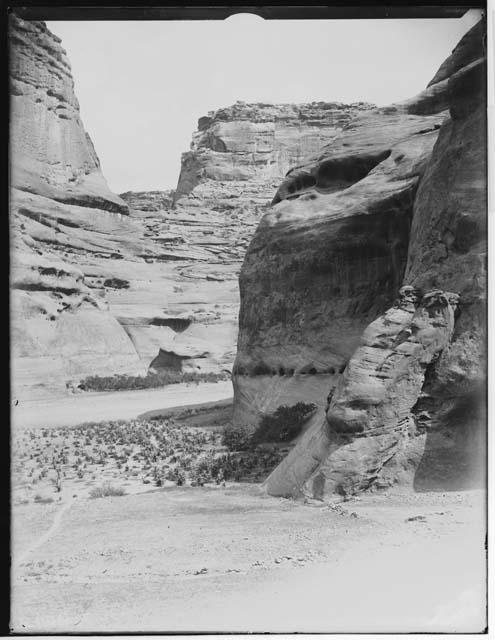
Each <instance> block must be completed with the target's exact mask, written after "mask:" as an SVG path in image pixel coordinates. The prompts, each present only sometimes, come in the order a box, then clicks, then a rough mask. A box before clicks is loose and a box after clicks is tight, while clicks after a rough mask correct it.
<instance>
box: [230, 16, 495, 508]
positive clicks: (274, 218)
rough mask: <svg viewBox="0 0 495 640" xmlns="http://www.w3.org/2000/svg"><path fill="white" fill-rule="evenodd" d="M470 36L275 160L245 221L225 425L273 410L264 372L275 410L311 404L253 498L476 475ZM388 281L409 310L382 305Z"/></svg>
mask: <svg viewBox="0 0 495 640" xmlns="http://www.w3.org/2000/svg"><path fill="white" fill-rule="evenodd" d="M482 33H483V29H482V26H481V27H480V26H479V25H477V26H475V27H474V28H473V29H472V30H471V31H470V32H469V33H468V34H466V36H465V37H464V38H463V39H462V41H461V43H460V44H459V46H458V47H457V48H456V49H455V50H454V52H453V53H452V56H451V57H450V58H449V59H448V61H447V62H446V63H444V65H442V67H441V69H440V70H439V72H438V73H437V74H436V76H435V78H434V80H433V81H432V83H430V85H429V87H427V89H426V90H425V91H424V92H422V93H421V94H419V95H418V96H416V97H415V98H412V99H411V100H408V101H405V102H404V103H401V104H394V105H391V106H390V107H385V108H380V109H376V110H372V111H367V112H365V113H363V114H362V115H360V116H358V117H356V118H355V119H354V120H353V121H351V122H350V123H349V125H347V127H345V128H344V131H343V132H342V134H341V135H340V136H339V137H338V138H337V139H336V140H335V141H334V142H333V143H331V144H329V145H327V146H326V147H324V148H323V150H322V151H321V152H320V153H318V154H317V155H315V156H314V157H313V158H312V159H311V160H310V161H309V162H306V163H304V164H303V165H301V166H298V167H295V168H294V169H293V170H291V171H290V172H289V173H288V175H287V177H286V179H285V180H284V181H283V182H282V184H281V186H280V187H279V189H278V192H277V194H276V196H275V198H274V200H273V203H274V206H273V208H272V210H271V211H270V212H268V213H267V214H266V215H265V216H264V218H263V219H262V221H261V222H260V225H259V227H258V229H257V231H256V234H255V236H254V238H253V241H252V243H251V245H250V247H249V250H248V253H247V255H246V258H245V261H244V264H243V267H242V272H241V277H240V286H241V310H240V332H239V341H238V355H237V359H236V364H235V369H234V373H235V377H234V386H235V419H236V421H237V422H239V423H248V424H252V423H253V422H256V420H257V418H259V413H260V411H261V412H263V411H270V410H274V409H275V408H276V406H278V405H277V404H276V403H277V402H278V399H279V398H275V403H272V402H271V401H270V399H269V397H268V395H269V393H270V391H269V386H268V385H267V384H266V380H267V377H268V376H270V377H272V378H274V377H275V376H279V377H281V378H282V379H285V380H286V381H287V386H288V387H290V389H291V396H292V402H291V404H293V403H295V402H297V401H305V399H306V397H305V389H307V387H308V386H309V385H310V384H312V386H313V394H314V392H315V389H318V390H319V394H320V397H321V398H322V400H320V403H319V406H320V411H319V412H318V413H317V414H316V415H315V416H313V417H312V418H311V421H310V423H309V424H308V425H307V429H306V430H305V432H304V434H303V435H302V436H301V438H300V440H299V441H298V442H297V443H296V445H295V447H294V449H293V450H292V452H291V453H290V455H289V456H288V458H287V459H286V460H284V461H283V462H282V464H281V465H280V467H278V468H277V469H276V470H275V471H274V472H273V474H272V475H271V476H270V478H269V479H268V480H267V485H266V486H267V489H268V491H269V492H270V493H274V494H276V495H291V494H297V493H300V492H301V491H303V492H309V493H313V494H314V495H315V496H316V497H321V496H322V495H324V494H325V493H333V492H336V493H341V494H343V495H347V494H349V493H354V492H357V491H360V490H362V489H364V488H368V487H371V486H388V485H389V484H392V483H394V482H397V481H404V482H405V481H407V482H414V483H415V485H416V486H417V487H418V488H419V487H422V488H425V487H426V488H428V487H431V486H433V485H435V483H436V485H435V486H437V485H439V486H443V487H444V488H445V487H448V486H452V484H454V485H456V483H457V485H456V486H460V485H462V484H463V483H464V484H467V485H469V483H471V482H474V481H479V479H480V477H481V476H482V473H481V476H480V474H479V473H477V471H476V467H478V468H479V467H480V466H481V467H482V464H481V465H480V464H474V463H473V460H476V461H477V463H479V461H480V458H479V451H480V450H481V449H482V435H480V434H482V431H483V429H482V427H480V425H483V417H482V416H480V415H479V414H478V415H476V416H475V417H474V418H473V419H470V420H468V421H465V420H464V418H465V416H466V415H467V414H468V413H469V409H470V408H471V409H472V408H473V406H476V404H477V402H476V398H477V399H478V405H479V398H480V397H482V396H483V388H484V387H483V384H484V382H483V381H484V371H483V359H482V357H481V355H482V353H483V345H484V343H483V340H484V329H483V327H484V309H485V307H484V295H485V283H484V279H483V278H484V270H485V266H484V261H485V254H486V246H485V244H486V229H485V224H486V202H485V200H484V198H485V194H486V168H485V154H486V143H485V139H486V138H485V135H486V134H485V124H484V122H485V121H484V118H485V105H486V102H485V99H486V98H485V93H484V84H483V80H484V77H485V75H484V74H485V70H484V61H483V56H484V49H483V36H482ZM403 284H404V285H407V286H410V287H412V288H413V291H415V292H416V295H418V296H419V298H418V299H419V301H420V302H419V305H418V303H417V302H416V303H413V302H409V303H407V304H409V305H411V304H412V305H413V306H409V307H408V306H407V305H406V307H404V304H403V303H402V302H399V303H398V306H396V307H393V306H392V304H393V301H394V299H395V298H396V296H397V293H398V291H399V288H400V287H401V285H403ZM445 292H448V293H445ZM432 299H433V300H435V301H436V302H435V303H434V304H433V308H434V309H435V312H434V313H433V315H431V314H430V311H431V309H432V308H431V305H430V302H431V300H432ZM438 301H440V302H438ZM437 302H438V304H437ZM387 309H389V311H387ZM454 310H456V311H455V314H456V315H455V322H454ZM377 318H379V319H378V320H376V319H377ZM370 323H371V324H370ZM368 325H369V326H368ZM367 326H368V328H366V327H367ZM363 332H364V333H363ZM328 375H333V380H332V384H331V385H329V384H328V379H327V377H328ZM309 379H310V380H311V382H309ZM298 380H301V381H302V380H304V382H303V383H302V384H298V383H297V381H298ZM454 381H455V383H456V384H455V385H452V386H451V387H450V391H449V390H448V389H447V388H448V387H449V383H453V382H454ZM279 386H280V382H279ZM329 392H330V395H329ZM279 397H280V395H279ZM323 398H325V401H323ZM442 398H443V400H444V405H443V407H442ZM446 398H448V399H449V401H448V402H447V406H446V405H445V399H446ZM325 405H326V406H325ZM475 413H477V412H475ZM463 422H464V426H460V425H461V424H462V423H463ZM466 422H467V424H466ZM466 433H468V434H469V435H466ZM473 434H474V435H473ZM449 438H450V442H448V440H449ZM467 441H469V443H470V444H469V446H465V443H466V442H467ZM467 451H468V452H469V453H466V452H467ZM425 461H428V462H425ZM460 461H461V467H462V468H461V469H460V468H459V463H460ZM435 474H436V475H435ZM433 476H435V478H436V479H435V478H434V477H433ZM475 476H476V478H475ZM315 478H317V480H316V482H315ZM439 478H440V479H439ZM449 483H450V484H449Z"/></svg>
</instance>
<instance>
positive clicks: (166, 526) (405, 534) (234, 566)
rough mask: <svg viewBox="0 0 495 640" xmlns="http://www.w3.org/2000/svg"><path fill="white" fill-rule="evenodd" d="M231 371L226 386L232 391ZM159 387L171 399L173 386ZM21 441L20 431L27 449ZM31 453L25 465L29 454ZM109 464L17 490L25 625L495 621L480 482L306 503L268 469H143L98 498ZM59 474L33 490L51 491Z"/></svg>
mask: <svg viewBox="0 0 495 640" xmlns="http://www.w3.org/2000/svg"><path fill="white" fill-rule="evenodd" d="M221 384H222V383H218V385H213V386H214V387H215V386H217V388H218V390H219V394H220V389H221V388H222V387H221ZM174 386H175V385H174ZM204 386H206V385H204ZM200 387H201V385H200ZM168 389H170V390H171V388H170V387H169V388H168ZM160 391H161V395H162V398H163V397H165V395H166V392H167V391H168V390H167V389H165V390H163V389H162V390H160ZM164 391H165V393H164ZM171 391H172V390H171ZM178 391H179V389H176V390H175V393H177V392H178ZM202 391H204V389H203V390H202V389H201V388H199V389H190V391H189V397H190V401H191V398H192V397H193V394H194V398H195V401H197V400H198V399H201V397H202ZM133 393H134V394H138V395H140V392H133ZM147 393H149V392H147ZM101 395H103V396H105V397H106V396H112V398H109V401H110V400H111V401H112V402H113V405H114V406H115V405H118V404H119V403H120V398H121V397H122V398H124V397H125V396H126V394H124V395H121V394H120V393H119V394H101ZM101 395H100V394H96V396H95V397H101ZM92 396H93V394H88V395H86V396H85V395H82V396H80V398H81V400H80V402H83V401H86V400H84V399H85V398H88V399H89V400H91V397H92ZM210 399H211V397H210ZM77 400H79V397H78V398H77ZM174 403H175V400H174ZM165 404H166V402H165V403H164V402H162V404H161V408H163V407H164V406H165ZM228 407H229V402H228V401H225V400H223V401H221V402H218V403H211V407H210V408H207V410H198V409H194V406H193V407H190V409H193V412H192V414H191V412H190V411H187V410H186V413H184V408H183V409H182V411H183V415H187V420H186V422H187V428H188V429H190V430H194V429H195V428H199V429H198V432H199V431H203V432H205V433H211V429H212V428H214V425H213V427H212V425H211V424H210V423H212V422H215V420H217V422H219V423H220V422H222V421H223V420H225V415H224V414H225V412H226V411H228ZM147 408H148V409H150V405H149V404H148V407H147ZM158 408H159V407H157V409H158ZM176 411H177V410H176ZM77 413H78V412H77V411H76V414H77ZM136 413H137V411H136V412H135V414H136ZM157 413H160V411H158V412H157V411H151V414H149V415H152V414H157ZM209 430H210V431H209ZM43 432H44V436H45V437H46V438H47V439H49V438H53V439H54V440H56V438H59V437H61V436H60V434H61V433H62V431H61V430H60V429H57V428H55V427H53V428H52V429H48V430H47V429H43V428H41V427H32V425H31V427H29V428H27V427H26V426H25V429H24V434H25V435H26V434H29V438H30V441H31V442H34V443H36V442H38V436H39V437H40V438H41V437H42V436H41V434H43ZM70 432H72V430H71V429H67V433H70ZM14 435H22V430H21V431H20V432H17V434H14ZM70 437H75V436H70ZM77 437H80V436H77ZM95 437H96V441H98V438H99V436H98V435H96V436H95ZM210 437H211V438H213V436H212V435H211V436H210ZM80 439H82V438H80ZM39 442H40V443H41V441H39ZM41 444H42V443H41ZM63 444H65V441H64V443H63ZM32 446H33V447H34V446H38V445H37V444H33V445H32ZM98 446H100V445H98ZM41 450H42V451H45V449H44V448H43V447H41ZM25 451H27V449H25ZM17 452H18V448H17V447H16V444H15V442H14V444H13V454H14V460H15V459H16V455H17ZM29 458H30V456H29V455H27V456H24V460H25V461H24V463H23V464H22V465H21V466H23V467H25V468H27V467H28V466H29ZM31 460H32V458H31ZM111 464H113V463H111ZM111 464H109V465H107V466H104V467H102V468H101V471H100V472H99V473H93V471H94V468H96V467H94V466H92V467H91V470H90V473H91V474H92V475H89V476H88V477H85V478H84V479H81V478H76V476H75V475H74V477H73V478H72V476H71V478H72V480H70V478H69V479H68V480H67V481H66V482H64V485H63V488H62V491H61V492H59V493H58V494H57V493H56V492H54V490H53V488H52V490H51V491H52V494H53V498H52V501H49V500H46V501H45V500H39V501H36V500H35V501H33V500H26V499H24V500H22V499H16V496H17V497H19V496H21V493H22V491H26V488H25V487H22V486H19V487H18V489H19V491H20V492H21V493H19V492H17V493H16V487H15V486H14V492H13V496H14V500H13V532H12V533H13V535H12V540H13V549H12V551H13V565H12V603H13V604H12V615H11V626H12V628H13V629H14V630H15V631H18V632H30V633H47V632H76V633H77V632H104V631H107V632H111V631H113V632H133V631H134V632H137V631H142V632H153V631H176V632H177V631H199V630H201V631H226V632H229V631H239V632H247V631H279V632H291V631H301V632H304V631H307V632H311V631H314V632H316V631H320V632H360V631H361V632H365V631H369V632H382V631H383V632H387V631H388V632H398V631H431V632H435V631H444V632H477V631H481V630H482V629H483V628H484V627H485V610H484V603H485V601H486V588H485V579H486V576H485V540H484V537H485V528H486V527H485V494H484V493H483V492H481V491H465V492H446V493H441V492H435V493H433V492H430V493H426V492H425V493H410V492H409V493H407V492H402V493H398V492H388V493H369V494H365V495H362V496H361V497H359V498H358V497H356V498H353V499H351V500H348V501H345V502H340V503H329V502H319V501H313V500H307V501H295V500H288V499H281V498H274V497H270V496H267V495H266V494H265V493H264V492H263V489H262V486H261V485H260V484H259V483H257V482H226V483H222V484H220V485H218V486H212V485H206V486H204V487H191V486H182V487H181V486H173V483H170V484H171V485H172V486H162V487H153V485H151V484H143V479H142V478H141V472H142V469H141V470H140V472H139V477H138V476H137V472H136V473H134V474H133V473H131V477H130V478H128V481H127V482H126V483H125V485H126V486H125V488H126V495H122V496H112V497H104V498H99V499H91V498H90V496H89V493H88V492H89V491H90V489H91V487H94V486H96V484H97V483H98V482H101V481H102V480H105V479H110V480H113V481H114V482H115V481H118V474H117V470H116V469H114V468H113V467H112V466H111ZM141 464H142V463H141ZM136 468H137V467H136ZM131 472H132V469H131ZM116 478H117V480H116ZM47 480H48V478H46V479H45V480H40V481H39V482H38V483H37V484H36V488H37V489H36V490H38V491H40V492H41V493H42V485H43V481H47ZM21 484H22V483H21ZM14 485H15V482H14ZM47 486H48V485H47ZM76 487H77V488H76ZM44 490H45V492H46V491H47V487H44Z"/></svg>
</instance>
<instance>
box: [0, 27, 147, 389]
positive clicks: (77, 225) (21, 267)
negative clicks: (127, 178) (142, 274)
mask: <svg viewBox="0 0 495 640" xmlns="http://www.w3.org/2000/svg"><path fill="white" fill-rule="evenodd" d="M9 41H10V90H11V120H10V122H11V128H10V145H11V147H10V149H11V172H10V176H11V198H10V216H11V217H10V219H11V241H12V243H11V244H12V254H11V255H12V268H11V287H12V294H11V303H12V338H13V339H12V356H13V364H12V367H13V393H14V395H15V397H16V398H19V397H23V396H24V395H26V394H27V395H28V396H29V397H31V396H32V395H33V394H35V393H36V390H37V389H42V390H43V391H46V390H47V389H53V390H54V389H57V388H63V387H64V383H65V381H66V380H67V379H69V378H71V377H72V376H78V375H84V374H87V373H90V372H94V371H96V372H110V371H111V370H113V369H119V370H123V371H136V370H140V369H141V366H140V362H139V358H138V356H137V353H136V351H135V349H134V347H133V345H132V343H131V341H130V340H129V338H128V336H127V334H126V333H125V331H124V330H123V329H122V327H121V326H120V325H119V323H118V322H117V321H116V320H115V318H114V317H112V315H111V314H110V313H109V311H108V305H107V303H106V301H105V299H104V291H103V289H101V288H100V289H98V290H95V289H94V287H92V286H91V284H92V283H91V281H90V280H89V279H88V278H87V277H86V276H85V274H84V272H83V269H81V266H80V265H79V264H78V258H79V257H80V256H81V255H85V254H88V253H90V254H93V255H102V256H106V255H118V256H119V257H120V253H121V252H122V251H124V252H125V245H126V244H127V245H129V246H133V245H134V243H135V242H134V240H133V238H134V237H135V233H134V231H135V230H134V227H133V225H132V224H131V223H130V222H128V221H126V220H125V218H126V217H127V214H128V207H127V205H126V203H125V202H124V201H123V200H121V199H120V198H119V197H118V196H117V195H115V194H113V193H112V192H111V191H110V189H109V188H108V186H107V184H106V182H105V179H104V177H103V175H102V173H101V170H100V166H99V161H98V157H97V155H96V153H95V150H94V148H93V145H92V143H91V140H90V138H89V136H88V134H87V133H86V131H85V130H84V128H83V125H82V122H81V118H80V115H79V106H78V103H77V100H76V97H75V95H74V86H73V80H72V76H71V73H70V66H69V63H68V61H67V58H66V55H65V52H64V50H63V49H62V48H61V46H60V41H59V39H58V38H57V37H56V36H54V35H53V34H52V33H50V32H49V31H48V30H47V28H46V26H45V25H44V23H42V22H31V21H25V20H21V19H19V18H17V17H16V16H15V15H12V16H11V20H10V29H9ZM119 245H122V246H123V247H124V249H121V248H119Z"/></svg>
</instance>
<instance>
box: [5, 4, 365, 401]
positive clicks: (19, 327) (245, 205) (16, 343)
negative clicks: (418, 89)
mask: <svg viewBox="0 0 495 640" xmlns="http://www.w3.org/2000/svg"><path fill="white" fill-rule="evenodd" d="M9 41H10V60H11V66H10V88H11V137H10V138H11V159H12V163H11V198H10V221H11V240H12V270H11V289H12V294H11V302H12V323H11V324H12V338H13V340H12V356H13V374H14V375H13V392H14V395H15V397H16V399H22V398H28V399H29V398H32V397H34V396H35V395H37V394H38V393H39V394H42V395H44V394H46V393H47V392H51V393H60V392H65V389H66V384H67V383H68V382H74V383H77V381H78V380H79V379H81V378H83V377H85V376H87V375H94V374H99V375H111V374H116V373H132V374H136V373H144V372H145V371H146V370H147V369H148V368H149V367H150V366H153V368H156V367H158V368H162V367H165V368H166V367H169V366H170V367H171V368H173V367H174V366H176V365H175V364H174V363H176V362H178V361H181V363H182V365H181V366H183V367H184V368H188V369H194V370H199V371H218V370H221V369H224V368H225V369H228V370H231V368H232V363H233V360H234V357H235V343H236V339H237V314H238V304H239V294H238V286H237V275H238V272H239V270H240V266H241V262H242V259H243V257H244V253H245V250H246V247H247V246H248V244H249V242H250V240H251V236H252V234H253V233H254V230H255V227H256V224H257V222H258V220H259V218H260V217H261V215H262V213H263V211H264V210H265V209H266V208H267V206H268V205H269V201H270V200H271V197H272V194H273V191H274V188H275V186H276V185H277V184H278V182H279V181H280V180H281V179H282V177H283V176H284V174H285V172H286V171H287V169H288V168H289V166H290V165H291V164H294V163H295V162H299V161H301V159H302V158H303V157H304V156H305V155H306V154H307V153H309V152H313V151H315V150H316V149H317V148H318V147H319V146H320V145H321V144H323V143H325V142H326V141H329V140H332V139H333V138H334V137H335V136H336V135H337V134H338V132H339V131H340V130H341V129H342V127H343V126H345V125H346V124H347V123H348V122H349V120H350V119H351V118H352V117H353V116H354V115H355V114H356V113H359V112H362V111H363V110H366V109H367V108H368V105H363V104H357V105H339V104H334V103H313V104H310V105H299V106H297V105H296V106H294V105H259V104H256V105H247V104H244V103H237V104H236V105H234V106H232V107H229V108H227V109H222V110H219V111H217V112H214V113H212V114H209V115H208V116H207V117H205V118H201V119H200V122H199V126H198V132H197V133H196V134H194V136H193V143H192V146H191V150H190V151H189V152H188V153H186V154H185V155H184V158H183V163H182V169H181V174H180V179H179V184H178V187H177V191H176V192H173V191H164V192H157V191H153V192H143V193H132V192H126V193H124V194H122V196H121V197H119V196H117V195H116V194H113V193H112V192H111V190H110V189H109V188H108V185H107V183H106V181H105V179H104V177H103V174H102V172H101V168H100V163H99V160H98V157H97V155H96V152H95V150H94V148H93V145H92V143H91V140H90V138H89V136H88V134H87V133H86V131H85V130H84V127H83V124H82V122H81V117H80V113H79V106H78V102H77V99H76V96H75V94H74V82H73V79H72V75H71V70H70V65H69V62H68V60H67V57H66V54H65V51H64V50H63V48H62V46H61V42H60V39H59V38H57V36H55V35H54V34H52V33H51V32H50V31H49V30H48V29H47V28H46V26H45V24H44V23H42V22H37V21H25V20H22V19H20V18H18V17H16V16H15V15H12V17H11V22H10V31H9Z"/></svg>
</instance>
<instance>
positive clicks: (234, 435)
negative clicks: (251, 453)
mask: <svg viewBox="0 0 495 640" xmlns="http://www.w3.org/2000/svg"><path fill="white" fill-rule="evenodd" d="M251 437H252V431H251V429H250V428H249V427H246V426H244V425H240V426H239V425H233V424H228V425H226V426H225V427H224V429H223V432H222V444H223V446H224V447H227V449H228V450H229V451H246V450H247V449H249V448H250V446H251Z"/></svg>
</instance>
